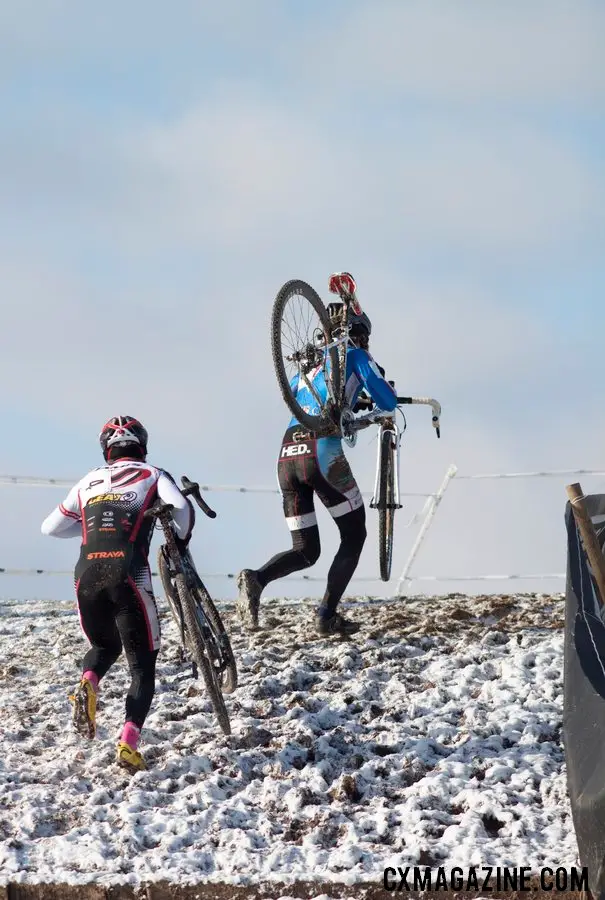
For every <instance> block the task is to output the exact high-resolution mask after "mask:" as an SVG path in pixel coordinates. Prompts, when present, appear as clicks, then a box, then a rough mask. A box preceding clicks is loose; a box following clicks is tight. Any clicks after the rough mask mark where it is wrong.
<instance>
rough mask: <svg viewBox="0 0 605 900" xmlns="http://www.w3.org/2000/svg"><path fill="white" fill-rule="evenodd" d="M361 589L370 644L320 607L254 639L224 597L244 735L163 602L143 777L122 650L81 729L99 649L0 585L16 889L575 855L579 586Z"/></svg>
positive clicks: (535, 863)
mask: <svg viewBox="0 0 605 900" xmlns="http://www.w3.org/2000/svg"><path fill="white" fill-rule="evenodd" d="M160 605H161V606H162V607H164V603H163V601H161V604H160ZM352 605H353V607H354V608H353V609H351V615H352V616H354V617H356V618H358V619H359V620H361V621H362V622H363V625H364V628H363V631H362V632H360V634H359V635H358V636H356V639H355V640H354V641H339V640H336V639H329V640H327V639H318V638H316V636H315V634H314V633H313V631H312V629H311V628H310V627H309V621H310V617H311V609H312V607H311V605H310V604H307V603H296V604H291V603H289V604H288V603H279V602H275V601H271V602H270V603H267V604H266V606H265V607H264V610H265V619H264V621H265V623H266V624H267V625H268V626H270V627H267V628H266V629H264V630H263V631H261V632H259V633H258V634H256V635H253V636H248V635H245V634H243V633H242V632H241V630H240V629H239V627H238V625H237V623H236V622H235V620H234V618H233V615H232V609H231V607H227V611H226V612H225V621H226V623H227V625H228V627H229V629H230V632H231V634H232V640H233V645H234V649H235V652H236V655H237V658H238V663H239V669H240V687H239V688H238V690H237V691H236V693H235V694H233V695H232V696H231V697H228V698H227V704H228V707H229V711H230V715H231V719H232V724H233V732H234V733H233V736H232V737H231V738H224V737H223V736H222V735H220V734H219V732H218V729H217V727H216V725H215V721H214V717H213V713H212V709H211V707H210V705H209V703H208V702H207V701H206V699H205V696H204V694H203V689H202V686H201V683H199V682H194V681H193V680H192V678H191V676H190V670H187V669H183V667H182V666H181V665H180V664H179V661H178V652H177V650H178V637H177V632H176V628H175V627H174V625H173V622H172V620H171V619H170V618H169V617H168V614H166V615H165V616H164V617H163V631H164V634H163V641H164V643H163V650H162V653H161V656H160V663H159V678H158V685H157V694H156V697H155V701H154V706H153V708H152V712H151V714H150V716H149V719H148V721H147V726H146V729H145V731H144V743H143V746H142V749H143V752H144V754H145V756H146V759H147V761H148V763H149V766H150V768H149V770H148V771H146V772H142V773H139V774H137V775H136V776H134V777H130V776H128V775H126V774H124V773H123V772H122V770H120V769H118V768H116V767H115V766H114V764H113V758H114V752H115V741H116V738H117V734H118V730H119V727H120V725H121V722H122V713H123V705H122V696H123V694H124V691H125V687H126V684H127V675H126V671H125V669H124V667H123V666H122V665H121V664H118V665H117V666H116V667H115V668H114V670H112V672H111V673H110V674H109V675H108V676H107V678H106V679H105V680H104V681H103V683H102V693H101V695H100V703H99V733H98V736H97V739H96V740H95V741H94V742H91V743H87V742H85V741H84V740H83V739H81V738H80V737H78V736H77V735H75V734H73V733H72V732H71V728H70V704H69V701H68V696H67V695H68V693H69V691H71V690H72V689H73V687H74V686H75V684H76V683H77V679H78V674H79V661H80V659H81V657H82V655H83V652H84V649H85V646H86V645H85V641H84V639H83V637H82V636H81V633H80V630H79V625H78V620H77V617H76V615H75V614H74V611H73V602H72V601H71V600H70V601H69V602H65V603H53V604H49V603H44V602H41V601H29V602H23V601H0V739H1V742H2V754H1V757H0V884H6V883H7V882H14V881H24V882H59V881H63V882H67V883H84V882H95V883H97V884H117V883H131V884H138V883H141V882H149V881H156V880H160V879H166V880H168V881H171V882H179V883H183V884H187V883H195V882H200V881H203V880H209V881H217V882H218V881H221V882H226V883H234V884H235V883H238V882H246V881H248V880H249V881H252V882H261V881H262V882H266V881H268V880H271V879H273V880H276V881H284V882H290V881H296V880H303V881H309V880H318V881H322V882H328V883H330V882H337V881H346V882H349V883H350V882H365V883H368V882H373V883H375V884H378V883H380V882H381V880H382V873H383V869H384V868H385V866H387V865H395V866H398V865H408V864H409V865H414V864H422V865H433V866H438V865H444V866H448V867H450V866H453V865H460V866H462V867H463V868H465V869H466V868H468V867H469V866H470V865H510V866H515V865H517V866H532V867H533V868H535V869H537V868H539V867H541V866H543V865H551V866H558V865H561V866H572V865H575V864H577V846H576V841H575V836H574V832H573V827H572V822H571V815H570V810H569V803H568V800H567V795H566V784H565V769H564V755H563V749H562V746H561V717H562V670H563V664H562V661H563V633H562V630H561V629H562V618H563V599H562V597H560V596H556V597H549V596H543V595H525V596H517V597H460V596H450V597H448V598H441V599H435V598H430V599H422V598H418V599H413V600H408V601H397V602H393V601H388V602H386V601H383V602H368V601H364V600H363V598H360V602H358V603H355V602H354V603H353V604H352Z"/></svg>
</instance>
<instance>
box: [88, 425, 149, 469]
mask: <svg viewBox="0 0 605 900" xmlns="http://www.w3.org/2000/svg"><path fill="white" fill-rule="evenodd" d="M99 441H100V444H101V450H102V451H103V457H104V459H105V462H110V460H114V459H120V457H123V456H137V457H140V458H141V459H145V457H146V456H147V430H146V429H145V428H144V426H143V425H141V423H140V422H139V420H138V419H134V418H133V417H132V416H114V417H113V419H110V420H109V422H106V423H105V425H103V428H102V429H101V433H100V435H99Z"/></svg>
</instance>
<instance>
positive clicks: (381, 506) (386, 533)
mask: <svg viewBox="0 0 605 900" xmlns="http://www.w3.org/2000/svg"><path fill="white" fill-rule="evenodd" d="M380 440H381V444H380V485H379V488H378V490H379V494H378V503H377V504H376V508H377V509H378V558H379V563H380V577H381V579H382V580H383V581H388V580H389V578H390V577H391V566H392V563H393V529H394V525H395V452H394V447H393V441H394V440H395V438H394V436H393V434H392V432H390V431H383V432H382V435H381V438H380Z"/></svg>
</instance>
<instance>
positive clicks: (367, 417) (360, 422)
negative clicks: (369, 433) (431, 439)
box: [347, 397, 441, 438]
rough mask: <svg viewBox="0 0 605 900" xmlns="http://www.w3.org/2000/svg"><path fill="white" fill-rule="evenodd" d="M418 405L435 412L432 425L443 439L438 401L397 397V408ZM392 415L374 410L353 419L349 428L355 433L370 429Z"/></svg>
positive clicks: (429, 398)
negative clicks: (369, 427) (428, 407)
mask: <svg viewBox="0 0 605 900" xmlns="http://www.w3.org/2000/svg"><path fill="white" fill-rule="evenodd" d="M411 404H418V405H423V406H430V407H431V409H432V412H433V415H432V424H433V428H434V429H435V431H436V432H437V437H438V438H439V437H441V427H440V421H439V418H440V416H441V404H440V403H439V402H438V401H437V400H433V399H432V398H431V397H397V406H404V405H411ZM389 415H391V413H388V412H385V410H383V409H373V410H372V411H371V412H369V413H365V414H364V415H361V416H358V417H357V418H356V419H353V418H352V419H351V420H350V421H348V422H347V428H348V429H350V430H351V432H354V431H361V430H362V429H364V428H368V426H369V425H373V424H374V423H375V422H377V421H378V420H380V419H382V418H385V417H387V416H389Z"/></svg>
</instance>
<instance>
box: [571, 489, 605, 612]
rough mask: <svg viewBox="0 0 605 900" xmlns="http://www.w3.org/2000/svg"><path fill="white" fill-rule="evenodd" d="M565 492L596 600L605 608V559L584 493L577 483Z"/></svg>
mask: <svg viewBox="0 0 605 900" xmlns="http://www.w3.org/2000/svg"><path fill="white" fill-rule="evenodd" d="M565 490H566V491H567V496H568V497H569V502H570V503H571V508H572V511H573V515H574V519H575V520H576V525H577V528H578V531H579V532H580V537H581V538H582V543H583V545H584V550H585V552H586V556H587V557H588V562H589V563H590V568H591V569H592V574H593V576H594V580H595V582H596V585H597V598H598V600H599V603H600V604H601V606H605V557H603V553H602V552H601V547H600V544H599V540H598V538H597V533H596V531H595V530H594V525H593V524H592V519H591V518H590V516H589V515H588V510H587V509H586V504H585V502H584V493H583V491H582V488H581V486H580V485H579V484H577V483H576V484H568V485H567V487H566V488H565Z"/></svg>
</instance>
